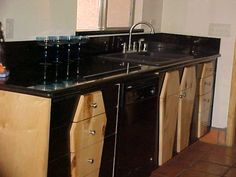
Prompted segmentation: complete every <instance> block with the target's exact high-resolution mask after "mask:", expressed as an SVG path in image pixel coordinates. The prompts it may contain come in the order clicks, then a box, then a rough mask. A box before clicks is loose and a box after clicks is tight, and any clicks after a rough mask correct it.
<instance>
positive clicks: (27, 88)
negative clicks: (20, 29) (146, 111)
mask: <svg viewBox="0 0 236 177" xmlns="http://www.w3.org/2000/svg"><path fill="white" fill-rule="evenodd" d="M140 37H144V38H147V40H149V41H151V42H152V43H150V48H151V49H152V50H154V51H155V47H156V46H158V47H159V48H158V49H162V48H167V50H169V49H170V48H171V53H169V54H171V55H172V57H173V56H175V55H176V57H175V60H171V62H168V63H164V64H161V65H152V66H151V65H150V63H148V62H145V61H144V62H143V61H142V62H141V61H138V62H132V61H129V62H130V63H129V64H128V63H127V62H124V61H125V60H124V61H116V60H115V59H114V60H113V59H112V60H107V59H102V58H101V57H99V56H103V55H104V54H106V53H114V52H119V53H121V52H120V51H121V48H120V47H121V46H120V43H121V42H122V41H124V40H126V36H121V37H102V38H91V39H90V40H89V41H88V42H87V44H85V46H84V47H83V46H82V47H83V48H82V50H83V51H85V52H84V53H83V52H82V54H81V56H79V57H78V56H76V55H73V54H72V57H71V58H70V59H69V60H68V59H65V58H67V57H66V55H65V54H62V55H61V58H64V59H61V60H62V63H59V64H56V63H55V62H53V61H51V65H49V66H47V65H43V64H42V61H43V50H42V47H40V46H38V45H37V43H36V42H35V41H29V42H22V43H20V42H16V43H7V45H6V46H7V50H6V54H7V62H8V63H7V66H8V68H9V70H10V76H9V77H8V78H6V79H1V81H0V89H1V90H6V91H13V92H19V93H25V94H30V95H37V96H42V97H49V98H50V97H51V98H53V97H58V96H62V95H68V94H73V93H80V92H84V91H85V92H86V90H89V89H92V88H94V87H99V86H101V85H103V84H106V83H108V82H111V83H116V82H122V81H124V80H127V79H130V78H133V77H138V76H142V75H143V74H144V73H146V74H148V73H153V72H156V73H159V72H164V71H167V70H172V69H176V68H179V67H183V66H189V65H193V64H197V63H202V62H207V61H212V60H215V59H216V58H217V57H219V56H220V55H219V54H218V51H217V49H218V48H219V46H217V44H218V43H219V40H218V39H217V40H216V39H214V38H213V39H208V38H196V37H189V36H181V35H169V34H156V35H154V36H153V35H152V36H150V35H141V36H138V35H135V36H134V40H135V38H140ZM167 39H168V40H169V42H171V43H173V42H174V43H177V45H176V44H174V45H173V44H171V45H170V44H168V40H167ZM192 40H193V41H203V42H202V43H203V44H202V46H203V48H204V50H203V49H202V48H201V47H199V46H200V45H199V44H197V47H196V46H194V47H195V48H196V49H194V50H195V51H196V52H195V53H193V54H191V56H190V55H188V56H190V57H186V51H190V50H192V49H193V47H189V46H190V44H191V43H194V44H195V42H191V41H192ZM110 41H112V42H110ZM114 41H117V46H118V44H119V46H118V47H116V45H115V44H114ZM156 41H160V42H156ZM206 41H207V42H206ZM182 43H183V44H182ZM151 44H152V45H151ZM163 44H165V45H164V46H163ZM214 45H216V46H217V47H215V46H214ZM114 46H115V47H116V48H115V49H114ZM183 46H184V47H183ZM212 46H213V47H214V50H212V49H211V50H210V49H208V47H212ZM206 47H207V48H206ZM215 48H216V49H215ZM172 49H173V50H172ZM53 50H54V55H55V48H52V49H51V51H50V50H49V54H50V52H51V53H52V54H53ZM60 50H61V51H63V53H66V49H64V48H62V49H60ZM82 50H81V51H82ZM181 50H183V52H184V53H185V55H179V51H181ZM208 50H209V51H210V52H211V53H209V52H206V51H208ZM215 50H216V51H215ZM13 51H14V52H13ZM212 51H213V52H212ZM175 52H177V53H175ZM52 54H51V55H49V58H50V59H51V60H53V59H52V58H55V56H53V55H52ZM181 57H182V58H181ZM154 59H155V58H152V60H154ZM180 61H181V62H180ZM127 65H129V67H128V68H127Z"/></svg>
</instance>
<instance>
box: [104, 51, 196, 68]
mask: <svg viewBox="0 0 236 177" xmlns="http://www.w3.org/2000/svg"><path fill="white" fill-rule="evenodd" d="M101 57H102V58H104V59H110V60H119V61H125V62H133V63H138V64H147V65H154V66H161V65H167V64H171V63H176V62H178V63H179V62H185V61H187V60H190V59H193V57H192V56H190V55H186V54H182V53H181V54H180V53H167V52H135V53H125V54H123V53H112V54H106V55H102V56H101Z"/></svg>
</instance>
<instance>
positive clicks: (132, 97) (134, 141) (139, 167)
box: [115, 77, 158, 177]
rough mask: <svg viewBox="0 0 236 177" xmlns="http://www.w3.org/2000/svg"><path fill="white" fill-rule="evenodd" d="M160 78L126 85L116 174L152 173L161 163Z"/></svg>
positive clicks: (128, 176) (140, 175) (126, 176)
mask: <svg viewBox="0 0 236 177" xmlns="http://www.w3.org/2000/svg"><path fill="white" fill-rule="evenodd" d="M157 96H158V78H157V77H153V78H149V79H141V80H136V81H133V82H128V83H125V84H124V85H123V93H122V94H121V104H120V105H121V107H120V116H119V121H118V139H117V151H116V152H117V154H116V172H115V174H116V177H148V176H150V173H151V171H152V170H153V169H155V168H156V167H157V159H158V158H157V154H158V120H157V117H158V115H157V108H158V107H157V104H158V103H157V100H158V99H157Z"/></svg>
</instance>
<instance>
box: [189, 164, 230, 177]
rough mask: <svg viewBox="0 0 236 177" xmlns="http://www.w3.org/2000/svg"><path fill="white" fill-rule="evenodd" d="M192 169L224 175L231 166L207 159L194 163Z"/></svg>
mask: <svg viewBox="0 0 236 177" xmlns="http://www.w3.org/2000/svg"><path fill="white" fill-rule="evenodd" d="M191 169H193V170H196V171H200V172H204V173H209V174H212V175H218V176H222V175H224V174H225V173H226V172H227V171H228V170H229V167H226V166H222V165H218V164H214V163H210V162H205V161H198V162H196V163H195V164H193V167H192V168H191Z"/></svg>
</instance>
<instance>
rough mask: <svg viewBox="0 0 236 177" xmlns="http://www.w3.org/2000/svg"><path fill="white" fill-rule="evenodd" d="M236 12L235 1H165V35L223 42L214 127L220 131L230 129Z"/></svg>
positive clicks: (163, 16)
mask: <svg viewBox="0 0 236 177" xmlns="http://www.w3.org/2000/svg"><path fill="white" fill-rule="evenodd" d="M235 9H236V1H235V0H177V1H173V0H164V1H163V14H162V29H161V31H162V32H168V33H179V34H190V35H200V36H213V37H220V38H221V40H222V42H221V49H220V53H221V55H222V57H221V58H219V62H218V71H217V77H216V89H215V102H214V107H213V109H214V110H213V126H214V127H219V128H225V127H226V125H227V114H228V105H229V94H230V82H231V72H232V62H233V48H234V41H235V34H236V20H235V19H236V10H235ZM210 24H211V25H210ZM209 27H210V28H209Z"/></svg>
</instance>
